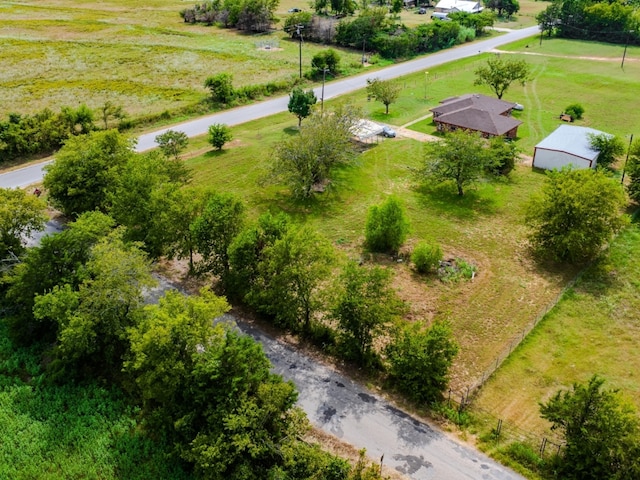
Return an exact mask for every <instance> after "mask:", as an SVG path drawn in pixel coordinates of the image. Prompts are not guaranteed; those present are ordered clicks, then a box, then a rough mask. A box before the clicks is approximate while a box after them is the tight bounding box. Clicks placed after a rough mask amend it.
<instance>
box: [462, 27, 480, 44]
mask: <svg viewBox="0 0 640 480" xmlns="http://www.w3.org/2000/svg"><path fill="white" fill-rule="evenodd" d="M475 38H476V31H475V29H473V28H470V27H460V31H459V32H458V43H466V42H472V41H474V40H475Z"/></svg>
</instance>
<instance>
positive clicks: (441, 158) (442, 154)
mask: <svg viewBox="0 0 640 480" xmlns="http://www.w3.org/2000/svg"><path fill="white" fill-rule="evenodd" d="M494 163H495V160H494V158H493V157H492V156H491V155H489V154H488V152H487V149H486V148H485V142H484V140H483V139H482V137H480V136H479V135H478V134H476V133H473V132H466V131H464V130H459V131H454V132H450V133H447V135H446V137H445V138H444V140H443V141H441V142H431V143H429V144H428V145H427V149H426V156H425V164H424V167H423V169H422V170H419V171H418V172H417V173H418V177H419V178H421V179H423V180H429V181H433V182H436V183H442V182H446V181H450V180H453V181H454V182H455V184H456V188H457V190H458V195H460V196H462V195H464V190H465V188H466V187H468V186H469V185H472V184H474V183H475V182H476V181H477V180H478V179H479V178H480V177H481V176H482V175H483V174H484V172H485V170H488V169H489V170H492V169H493V168H494Z"/></svg>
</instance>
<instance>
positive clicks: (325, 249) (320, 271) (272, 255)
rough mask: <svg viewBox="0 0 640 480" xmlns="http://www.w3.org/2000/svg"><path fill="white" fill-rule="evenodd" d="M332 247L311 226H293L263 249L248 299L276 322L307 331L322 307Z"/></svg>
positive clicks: (332, 255) (331, 259) (293, 329)
mask: <svg viewBox="0 0 640 480" xmlns="http://www.w3.org/2000/svg"><path fill="white" fill-rule="evenodd" d="M333 258H334V252H333V247H332V246H331V244H330V243H329V242H328V241H327V239H326V238H324V237H322V236H321V235H319V234H318V233H317V232H315V231H314V230H312V229H311V228H309V227H306V226H303V227H297V228H294V227H291V228H289V229H288V230H287V232H286V233H285V234H284V235H283V236H282V237H281V238H279V239H278V240H276V241H275V242H274V243H273V245H271V246H270V247H267V248H265V249H264V252H263V259H262V261H261V262H260V264H259V265H258V278H257V280H256V285H255V288H254V289H253V291H252V292H251V294H250V295H249V297H248V299H249V302H250V303H251V304H252V305H253V306H254V307H255V308H256V309H258V310H259V311H261V312H264V313H266V314H268V315H270V316H272V317H273V319H274V321H275V323H276V324H278V325H281V326H283V327H285V328H288V329H291V330H292V331H303V332H308V331H309V330H310V326H311V320H312V318H314V316H315V314H316V313H317V312H318V311H320V310H321V309H322V308H323V304H322V301H321V296H320V291H319V287H320V283H321V282H323V281H324V280H325V279H326V277H327V275H328V273H329V271H330V269H331V266H332V262H333Z"/></svg>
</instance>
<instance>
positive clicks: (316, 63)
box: [311, 48, 340, 77]
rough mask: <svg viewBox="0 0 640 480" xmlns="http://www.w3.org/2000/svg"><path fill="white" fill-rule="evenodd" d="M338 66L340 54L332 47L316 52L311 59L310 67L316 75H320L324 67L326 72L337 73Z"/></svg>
mask: <svg viewBox="0 0 640 480" xmlns="http://www.w3.org/2000/svg"><path fill="white" fill-rule="evenodd" d="M339 66H340V55H338V52H336V51H335V50H334V49H333V48H327V49H326V50H323V51H321V52H318V53H316V54H315V55H314V56H313V58H312V59H311V68H312V69H313V74H314V76H316V77H320V76H322V72H323V70H324V69H325V68H326V69H327V73H330V74H331V75H337V74H338V72H339V68H340V67H339Z"/></svg>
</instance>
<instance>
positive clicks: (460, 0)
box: [434, 0, 483, 13]
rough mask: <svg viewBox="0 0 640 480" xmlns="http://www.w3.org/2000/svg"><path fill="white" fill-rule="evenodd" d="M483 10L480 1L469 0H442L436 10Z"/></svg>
mask: <svg viewBox="0 0 640 480" xmlns="http://www.w3.org/2000/svg"><path fill="white" fill-rule="evenodd" d="M482 10H483V8H482V4H481V3H480V2H472V1H468V0H440V1H439V2H438V3H437V4H436V8H435V10H434V11H436V12H441V13H454V12H467V13H480V12H481V11H482Z"/></svg>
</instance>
